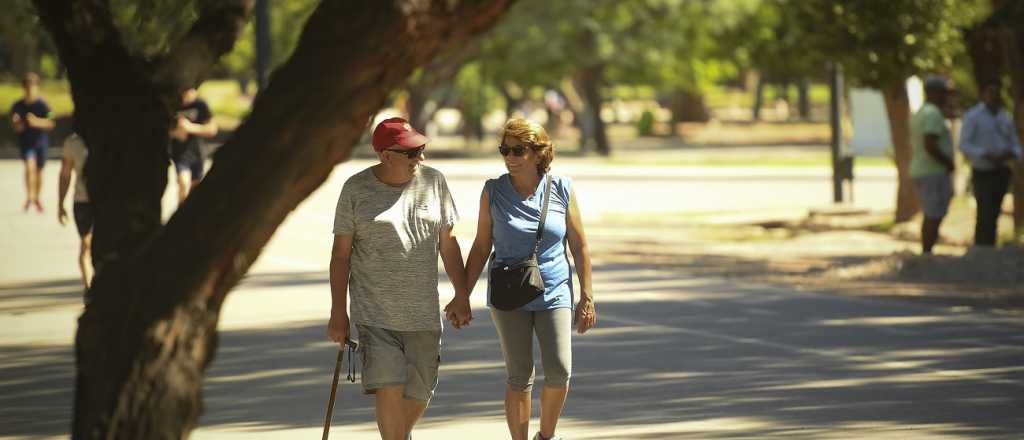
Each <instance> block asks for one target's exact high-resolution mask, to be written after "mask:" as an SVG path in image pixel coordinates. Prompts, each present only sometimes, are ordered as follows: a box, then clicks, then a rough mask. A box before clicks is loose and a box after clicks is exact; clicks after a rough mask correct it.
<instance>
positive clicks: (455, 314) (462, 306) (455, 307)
mask: <svg viewBox="0 0 1024 440" xmlns="http://www.w3.org/2000/svg"><path fill="white" fill-rule="evenodd" d="M444 316H445V317H446V318H448V321H450V322H451V323H452V325H453V326H455V328H457V329H462V328H463V327H469V322H470V321H472V320H473V309H472V308H471V307H470V306H469V298H463V297H461V296H456V297H455V298H454V299H452V300H451V301H450V302H449V303H448V305H446V306H444Z"/></svg>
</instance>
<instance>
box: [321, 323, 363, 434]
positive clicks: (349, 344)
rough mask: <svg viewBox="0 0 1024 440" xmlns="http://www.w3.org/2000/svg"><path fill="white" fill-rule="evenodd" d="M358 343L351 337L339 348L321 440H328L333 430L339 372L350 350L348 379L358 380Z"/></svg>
mask: <svg viewBox="0 0 1024 440" xmlns="http://www.w3.org/2000/svg"><path fill="white" fill-rule="evenodd" d="M356 347H357V344H356V343H355V342H354V341H352V340H351V339H345V348H344V349H342V348H339V349H338V360H337V361H335V363H334V380H333V381H332V382H331V398H330V399H329V400H328V401H327V417H325V418H324V436H323V438H322V439H321V440H327V436H328V433H329V432H330V431H331V416H332V415H334V397H335V395H336V394H337V392H338V374H339V373H340V372H341V362H342V359H343V358H344V356H345V352H346V351H348V365H349V371H348V377H347V379H348V380H349V381H351V382H353V383H354V382H355V381H356V377H355V364H354V363H353V362H354V361H353V360H352V356H353V355H354V354H355V352H356Z"/></svg>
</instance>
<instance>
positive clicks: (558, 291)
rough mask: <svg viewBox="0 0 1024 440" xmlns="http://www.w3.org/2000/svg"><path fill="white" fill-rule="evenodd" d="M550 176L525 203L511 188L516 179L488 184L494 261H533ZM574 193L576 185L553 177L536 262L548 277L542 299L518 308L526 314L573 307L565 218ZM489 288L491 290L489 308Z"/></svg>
mask: <svg viewBox="0 0 1024 440" xmlns="http://www.w3.org/2000/svg"><path fill="white" fill-rule="evenodd" d="M546 183H547V177H546V176H542V177H541V181H540V184H538V185H537V189H536V190H534V192H533V194H531V195H530V197H527V198H525V199H524V198H523V196H521V195H520V194H519V193H517V192H516V190H515V188H514V187H513V186H512V179H511V178H510V177H509V175H508V174H504V175H502V176H501V177H498V178H497V179H490V180H488V181H487V183H485V184H484V190H485V191H487V195H488V198H489V199H490V209H491V242H492V243H493V244H494V255H492V257H493V258H494V262H495V263H496V264H508V263H514V262H518V261H521V260H523V259H526V258H527V257H529V256H530V254H531V253H532V252H533V246H534V243H535V242H536V237H537V225H538V224H539V223H540V214H541V208H542V207H543V205H544V187H545V185H546ZM571 194H572V180H570V179H569V178H568V177H561V176H554V175H553V176H551V195H550V200H549V201H548V215H547V217H546V218H545V219H544V233H543V235H542V236H541V243H540V252H539V253H538V255H537V262H538V263H539V264H540V274H541V277H542V278H544V294H543V295H541V296H538V297H537V298H536V299H534V300H533V301H531V302H530V303H528V304H526V305H524V306H523V307H521V308H519V310H523V311H530V312H536V311H542V310H552V309H557V308H563V307H567V308H572V307H573V290H572V277H571V269H570V267H569V257H568V255H566V253H565V247H566V246H565V243H566V240H565V234H566V214H567V213H568V212H569V200H570V197H571ZM490 290H491V289H490V284H488V287H487V305H491V300H490V298H491V291H490Z"/></svg>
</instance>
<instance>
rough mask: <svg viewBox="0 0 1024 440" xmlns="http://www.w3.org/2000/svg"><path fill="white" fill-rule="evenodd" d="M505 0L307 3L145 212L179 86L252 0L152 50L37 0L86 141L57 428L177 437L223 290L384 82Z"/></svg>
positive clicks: (351, 132)
mask: <svg viewBox="0 0 1024 440" xmlns="http://www.w3.org/2000/svg"><path fill="white" fill-rule="evenodd" d="M509 3H510V2H507V1H461V2H453V1H443V0H437V1H433V2H422V1H412V0H410V1H405V2H400V1H396V2H389V3H379V2H376V1H362V2H344V3H343V2H333V1H328V2H323V3H321V4H320V6H319V7H318V8H317V10H316V11H315V12H314V13H313V15H312V16H311V17H310V19H309V22H308V23H307V25H306V28H305V30H304V31H303V34H302V37H301V39H300V42H299V44H298V46H297V48H296V50H295V52H294V54H293V56H292V58H291V59H290V60H289V61H288V62H287V63H285V65H283V66H282V67H281V68H280V69H279V70H277V71H276V72H275V73H274V75H273V77H272V79H271V82H270V84H269V86H268V87H267V89H266V90H264V91H262V92H261V93H260V94H259V95H258V97H257V99H256V102H255V103H254V106H253V110H252V112H251V114H250V117H249V118H248V119H247V120H246V121H245V122H244V123H243V124H242V125H241V126H240V127H239V128H238V130H237V131H236V132H235V134H234V136H233V137H232V138H231V139H229V140H228V141H227V143H226V144H225V145H224V146H223V147H222V148H221V149H220V150H219V151H218V154H217V155H216V157H215V163H214V166H213V168H212V169H211V170H210V173H209V175H208V176H207V178H206V179H205V180H204V181H203V184H202V185H200V186H199V187H198V188H197V189H196V191H194V192H193V193H192V194H191V195H190V196H189V198H188V199H187V200H186V201H185V203H184V204H182V205H181V206H180V207H179V209H178V211H177V212H176V213H175V214H174V216H173V217H172V218H171V220H170V221H169V222H168V223H167V225H166V226H163V227H161V226H160V224H159V218H160V215H159V212H160V211H159V209H160V208H159V206H160V205H159V200H160V195H161V194H162V191H163V187H164V186H165V184H166V182H165V179H166V177H164V176H166V167H167V153H166V140H167V127H168V124H169V120H170V114H171V111H172V109H173V108H174V107H175V106H176V104H177V96H178V93H179V92H180V90H181V89H182V88H184V85H186V84H189V83H190V81H193V80H195V79H197V78H201V77H202V76H203V75H205V72H206V71H207V69H209V68H210V66H212V65H213V63H214V62H215V61H216V59H217V58H218V57H219V56H220V55H221V54H223V53H224V52H226V51H227V50H228V49H230V47H231V44H233V41H234V39H235V37H236V36H237V33H238V31H239V30H240V29H241V27H242V25H243V24H244V17H245V16H246V15H247V14H248V11H249V10H250V9H251V6H252V5H251V0H240V1H238V2H234V3H232V2H219V3H218V2H213V6H212V8H211V9H213V10H211V11H204V12H203V14H202V15H201V17H200V19H199V20H198V22H197V23H196V24H195V26H194V27H193V30H192V31H191V32H190V33H189V36H188V37H186V39H185V40H183V41H182V42H181V43H180V44H179V45H178V46H177V48H176V49H174V50H172V52H171V54H170V55H169V56H168V57H167V59H164V60H159V63H158V64H151V63H150V62H148V61H143V60H140V59H137V58H133V57H131V56H129V55H128V54H127V53H125V51H124V49H123V46H122V45H121V44H120V42H119V41H118V40H117V39H118V36H117V35H118V34H117V32H116V30H115V29H114V26H113V20H112V19H111V17H110V16H109V11H108V10H106V9H105V7H104V6H102V5H101V6H97V5H95V4H93V3H83V4H70V2H66V1H65V0H36V4H37V7H38V9H39V10H40V14H41V16H42V18H43V21H44V22H45V24H46V26H47V28H48V29H49V30H50V31H51V33H53V35H54V37H55V40H56V41H57V45H58V47H59V50H60V53H61V57H62V59H64V62H65V63H67V65H68V72H69V78H70V81H71V84H72V95H73V98H74V100H75V105H76V110H77V113H78V114H79V115H80V119H79V120H78V122H77V124H76V126H77V127H78V128H79V130H80V131H81V134H82V136H83V137H84V139H85V140H86V142H87V143H88V145H89V146H90V158H89V163H88V164H87V169H86V175H88V176H90V178H89V189H90V194H91V195H92V196H93V197H94V200H93V201H94V203H95V205H96V210H97V223H96V230H95V234H96V236H95V238H94V241H93V244H94V255H96V256H97V258H99V259H100V260H102V261H100V262H101V263H102V265H100V268H99V271H98V273H97V276H96V279H95V281H94V284H93V288H92V292H91V293H92V296H93V297H94V299H93V301H92V302H91V303H90V304H89V305H88V306H87V307H86V310H85V313H84V314H83V315H82V317H81V319H80V320H79V329H78V334H77V336H76V355H77V362H78V376H77V381H76V391H75V415H74V422H73V426H72V437H73V438H75V439H93V438H97V439H98V438H104V439H120V438H124V439H136V438H146V439H182V438H187V437H188V433H189V431H190V430H191V429H192V428H194V426H195V424H196V420H197V418H198V416H199V414H200V412H201V409H202V404H201V398H200V393H201V390H202V378H203V375H204V374H205V371H206V368H207V366H208V365H209V364H210V362H211V361H212V358H213V355H214V351H215V348H216V341H217V337H216V325H217V320H218V316H219V310H220V307H221V305H222V303H223V301H224V298H225V296H226V295H227V293H228V291H229V290H230V289H231V288H232V287H233V286H234V285H235V284H236V283H237V282H238V280H239V279H240V278H241V277H242V275H243V274H244V273H245V272H246V270H248V268H249V267H250V265H251V264H252V262H253V261H254V260H255V259H256V257H257V256H258V255H259V253H260V251H261V249H262V248H263V246H264V245H265V244H266V243H267V241H268V240H269V239H270V237H271V235H272V234H273V232H274V230H275V229H276V228H277V227H278V226H279V225H280V223H281V222H282V221H283V220H284V218H285V217H286V216H287V214H288V213H289V212H291V211H292V210H293V209H294V208H295V207H296V206H297V205H298V203H299V202H301V201H302V200H303V199H304V198H305V197H306V196H308V195H309V193H310V192H312V191H313V190H314V189H315V188H317V187H318V186H319V185H320V184H322V183H323V181H324V180H325V179H326V178H327V176H328V175H329V173H330V172H331V170H332V169H333V167H334V165H335V164H337V163H338V162H340V161H342V160H344V159H345V158H347V157H348V155H349V152H350V150H351V148H352V145H354V144H355V142H356V141H357V140H358V138H359V136H360V134H361V133H362V131H363V129H364V128H365V122H366V121H367V119H368V118H369V117H370V116H371V115H372V114H373V112H375V111H376V110H377V109H378V108H379V107H380V105H382V104H383V102H384V100H385V98H386V96H387V94H388V93H389V92H390V90H392V89H393V88H394V87H396V86H398V85H400V84H401V83H402V82H403V81H404V80H405V78H406V77H407V76H408V75H409V73H410V72H411V71H412V69H413V68H415V67H416V66H418V65H422V64H424V63H426V62H427V61H428V60H429V59H430V58H431V57H433V56H434V55H436V54H437V53H438V52H439V51H441V50H443V49H444V48H446V47H450V46H453V45H456V44H459V43H461V42H463V41H465V40H466V39H468V38H469V37H471V36H473V35H476V34H479V33H480V32H482V31H483V30H485V29H487V28H488V27H490V26H492V25H493V24H494V22H495V21H496V20H497V18H498V17H499V16H500V15H501V14H502V13H503V12H504V11H505V10H506V9H507V7H508V5H509ZM339 23H341V24H344V25H343V26H341V25H339ZM379 47H389V48H391V49H390V50H387V51H380V50H376V48H379ZM339 79H341V80H339ZM129 110H131V111H129ZM115 133H116V136H115ZM182 255H188V256H189V258H187V259H184V258H181V256H182ZM325 258H326V257H325Z"/></svg>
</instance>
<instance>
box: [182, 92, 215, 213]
mask: <svg viewBox="0 0 1024 440" xmlns="http://www.w3.org/2000/svg"><path fill="white" fill-rule="evenodd" d="M217 130H218V128H217V123H216V122H214V121H213V113H212V112H210V106H209V105H207V104H206V101H204V100H203V99H202V98H200V97H199V92H198V91H196V89H195V87H189V88H188V89H185V91H184V92H182V93H181V107H180V108H179V109H178V112H177V115H176V116H175V120H174V124H173V126H172V127H171V131H170V135H171V141H170V154H171V161H172V162H174V170H175V175H176V176H177V182H178V203H179V204H180V203H181V202H183V201H184V200H185V198H186V197H188V193H190V192H191V191H192V190H193V189H195V187H196V185H199V181H200V180H202V179H203V173H204V169H203V168H204V165H205V164H204V162H203V153H202V148H201V145H200V144H199V142H200V138H202V139H211V138H213V137H214V136H217Z"/></svg>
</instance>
